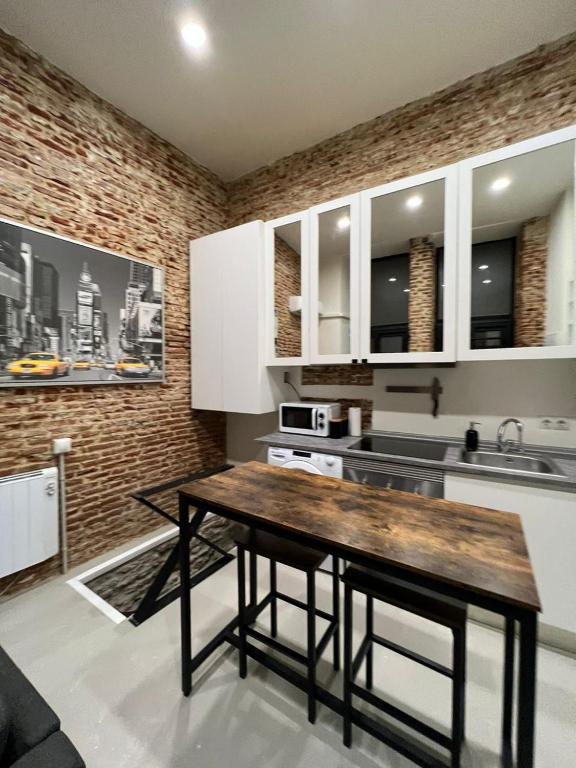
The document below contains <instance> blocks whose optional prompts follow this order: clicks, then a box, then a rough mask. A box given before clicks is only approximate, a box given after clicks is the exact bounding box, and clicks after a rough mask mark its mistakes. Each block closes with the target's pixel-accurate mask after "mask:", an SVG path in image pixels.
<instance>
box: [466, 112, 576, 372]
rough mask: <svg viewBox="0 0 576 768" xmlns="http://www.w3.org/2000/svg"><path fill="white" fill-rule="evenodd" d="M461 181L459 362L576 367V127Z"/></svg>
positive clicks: (512, 149) (482, 162) (509, 150)
mask: <svg viewBox="0 0 576 768" xmlns="http://www.w3.org/2000/svg"><path fill="white" fill-rule="evenodd" d="M459 177H460V180H459V208H460V211H459V249H458V250H459V262H458V264H459V294H458V359H459V360H519V359H545V358H554V357H576V325H575V321H576V315H575V311H574V308H575V297H576V288H575V286H576V213H575V212H576V198H575V178H576V126H572V127H570V128H564V129H562V130H560V131H554V132H553V133H548V134H545V135H543V136H537V137H536V138H534V139H529V140H527V141H522V142H520V143H518V144H513V145H510V146H507V147H503V148H501V149H497V150H495V151H493V152H488V153H486V154H484V155H478V156H477V157H472V158H469V159H468V160H464V161H462V162H461V163H459Z"/></svg>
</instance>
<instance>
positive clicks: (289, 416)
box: [279, 403, 340, 437]
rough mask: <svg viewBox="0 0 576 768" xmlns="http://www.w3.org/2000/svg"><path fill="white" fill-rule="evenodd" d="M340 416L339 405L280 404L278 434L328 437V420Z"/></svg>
mask: <svg viewBox="0 0 576 768" xmlns="http://www.w3.org/2000/svg"><path fill="white" fill-rule="evenodd" d="M339 416H340V403H281V404H280V424H279V430H280V432H292V433H293V434H295V435H316V436H317V437H328V435H329V434H330V419H336V418H338V417H339Z"/></svg>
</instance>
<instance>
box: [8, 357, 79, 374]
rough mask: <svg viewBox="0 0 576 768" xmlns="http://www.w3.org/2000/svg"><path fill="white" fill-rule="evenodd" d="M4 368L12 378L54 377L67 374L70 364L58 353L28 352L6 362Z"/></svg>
mask: <svg viewBox="0 0 576 768" xmlns="http://www.w3.org/2000/svg"><path fill="white" fill-rule="evenodd" d="M6 370H7V371H8V373H9V374H10V375H11V376H12V378H14V379H24V378H35V377H38V378H42V379H55V378H56V377H57V376H67V375H68V374H69V373H70V365H69V364H68V363H67V362H66V361H65V360H62V359H61V357H60V355H55V354H53V353H52V352H30V353H29V354H28V355H26V357H23V358H22V359H21V360H14V362H12V363H8V365H7V367H6Z"/></svg>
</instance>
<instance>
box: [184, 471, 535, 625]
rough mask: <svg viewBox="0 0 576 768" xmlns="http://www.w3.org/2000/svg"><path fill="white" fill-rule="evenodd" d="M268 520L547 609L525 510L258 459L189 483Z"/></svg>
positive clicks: (203, 494)
mask: <svg viewBox="0 0 576 768" xmlns="http://www.w3.org/2000/svg"><path fill="white" fill-rule="evenodd" d="M179 491H180V493H181V494H182V495H183V496H184V497H185V498H186V499H187V500H188V501H190V502H191V503H192V504H202V505H205V506H207V507H211V506H212V507H217V508H220V509H221V510H227V511H229V512H230V513H232V514H233V515H234V516H235V517H236V518H237V519H238V518H242V519H243V521H244V522H246V523H247V524H250V522H251V521H253V522H254V524H255V525H256V524H257V522H258V521H261V522H264V523H266V524H267V525H268V526H271V527H272V528H274V529H277V532H278V534H281V533H282V532H283V531H284V532H291V533H292V534H297V535H299V536H302V535H304V536H305V537H306V538H309V540H310V545H311V546H313V545H314V543H315V542H316V543H321V544H323V545H325V547H328V548H329V547H330V545H333V546H335V547H337V548H338V549H339V550H340V551H341V552H347V553H349V555H350V556H351V559H353V558H352V556H353V555H357V556H358V557H362V558H367V559H369V560H373V561H375V564H376V563H378V562H379V563H381V564H383V565H385V564H387V565H391V566H397V567H400V568H402V569H404V570H407V571H411V572H414V573H417V574H420V575H423V576H426V577H427V578H432V579H434V580H438V581H440V582H445V583H446V584H449V585H451V586H455V587H458V588H459V589H464V590H467V591H469V592H472V593H476V594H478V595H484V596H487V597H490V598H495V599H497V600H500V601H504V602H507V603H512V604H513V605H517V606H519V607H521V608H527V609H529V610H531V611H535V612H536V611H540V610H541V608H540V600H539V597H538V590H537V588H536V584H535V581H534V576H533V573H532V566H531V564H530V558H529V556H528V551H527V547H526V541H525V539H524V533H523V531H522V523H521V521H520V517H519V516H518V515H516V514H512V513H509V512H497V511H495V510H491V509H484V508H481V507H473V506H470V505H468V504H459V503H456V502H451V501H445V500H443V499H431V498H427V497H423V496H417V495H415V494H411V493H402V492H400V491H389V490H384V489H380V488H372V487H370V486H365V485H360V484H358V483H353V482H350V481H347V480H337V479H334V478H329V477H323V476H320V475H310V474H307V473H305V472H297V471H294V470H288V469H281V468H279V467H272V466H270V465H268V464H262V463H260V462H255V461H253V462H249V463H247V464H243V465H241V466H239V467H235V468H234V469H231V470H229V471H228V472H224V473H222V474H218V475H214V476H212V477H208V478H206V479H203V480H198V481H196V482H193V483H190V484H188V485H185V486H183V487H182V488H180V489H179Z"/></svg>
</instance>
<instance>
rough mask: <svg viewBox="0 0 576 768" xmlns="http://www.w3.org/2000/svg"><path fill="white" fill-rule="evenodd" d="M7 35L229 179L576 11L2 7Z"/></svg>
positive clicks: (291, 1) (281, 4)
mask: <svg viewBox="0 0 576 768" xmlns="http://www.w3.org/2000/svg"><path fill="white" fill-rule="evenodd" d="M187 21H194V22H197V23H198V22H199V23H201V24H203V25H204V26H205V27H206V29H207V31H208V35H209V45H208V46H207V48H206V50H204V51H203V52H202V53H201V54H200V53H198V52H196V53H193V52H192V51H191V50H190V49H187V48H186V46H185V44H184V43H183V42H182V40H181V38H180V35H179V26H180V25H181V24H182V23H184V22H187ZM0 26H2V27H3V28H5V29H6V30H8V31H9V32H11V33H12V34H14V35H15V36H16V37H18V38H20V39H21V40H23V41H24V42H25V43H27V44H28V45H29V46H30V47H31V48H33V49H34V50H36V51H37V52H39V53H41V54H43V55H44V56H46V57H47V58H48V59H49V60H50V61H52V62H53V63H54V64H56V65H58V66H59V67H61V68H62V69H63V70H65V71H66V72H68V73H69V74H71V75H72V76H73V77H75V78H76V79H77V80H79V81H80V82H82V83H84V84H85V85H86V86H88V88H90V89H91V90H93V91H95V92H96V93H98V94H99V95H100V96H102V97H104V98H105V99H107V100H108V101H110V102H112V103H113V104H115V105H116V106H118V107H120V108H121V109H122V110H124V111H125V112H127V113H128V114H129V115H132V116H133V117H135V118H136V119H138V120H139V121H140V122H142V123H143V124H144V125H146V126H148V127H149V128H151V129H152V130H153V131H155V132H156V133H158V134H159V135H160V136H163V137H164V138H166V139H167V140H168V141H170V142H172V143H173V144H175V145H176V146H177V147H179V148H180V149H182V150H184V151H185V152H186V153H187V154H189V155H190V156H192V157H193V158H195V159H196V160H197V161H199V162H200V163H202V164H204V165H206V166H207V167H209V168H211V169H212V170H213V171H215V172H216V173H217V174H218V175H220V176H221V177H222V178H223V179H225V180H230V179H234V178H236V177H238V176H240V175H242V174H244V173H246V172H248V171H251V170H253V169H255V168H258V167H260V166H262V165H265V164H267V163H270V162H273V161H274V160H277V159H278V158H280V157H283V156H285V155H288V154H290V153H292V152H294V151H297V150H301V149H305V148H306V147H309V146H311V145H312V144H314V143H316V142H318V141H320V140H322V139H325V138H328V137H330V136H333V135H334V134H336V133H338V132H340V131H343V130H346V129H347V128H350V127H352V126H353V125H356V124H358V123H361V122H363V121H366V120H369V119H371V118H373V117H375V116H377V115H379V114H383V113H385V112H387V111H388V110H390V109H393V108H394V107H397V106H400V105H401V104H404V103H406V102H409V101H412V100H414V99H417V98H420V97H422V96H425V95H428V94H430V93H432V92H434V91H435V90H438V89H439V88H442V87H444V86H446V85H449V84H450V83H453V82H455V81H457V80H460V79H462V78H464V77H466V76H468V75H471V74H473V73H475V72H479V71H482V70H484V69H487V68H489V67H491V66H493V65H495V64H498V63H500V62H504V61H506V60H508V59H511V58H513V57H515V56H518V55H520V54H522V53H524V52H526V51H529V50H531V49H533V48H535V47H536V46H537V45H539V44H541V43H543V42H547V41H550V40H554V39H556V38H558V37H561V36H562V35H565V34H567V33H568V32H570V31H572V30H574V29H576V3H575V2H574V0H482V2H478V0H439V1H437V2H431V0H242V2H239V0H196V1H193V0H187V1H185V0H137V1H136V0H2V2H0Z"/></svg>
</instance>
